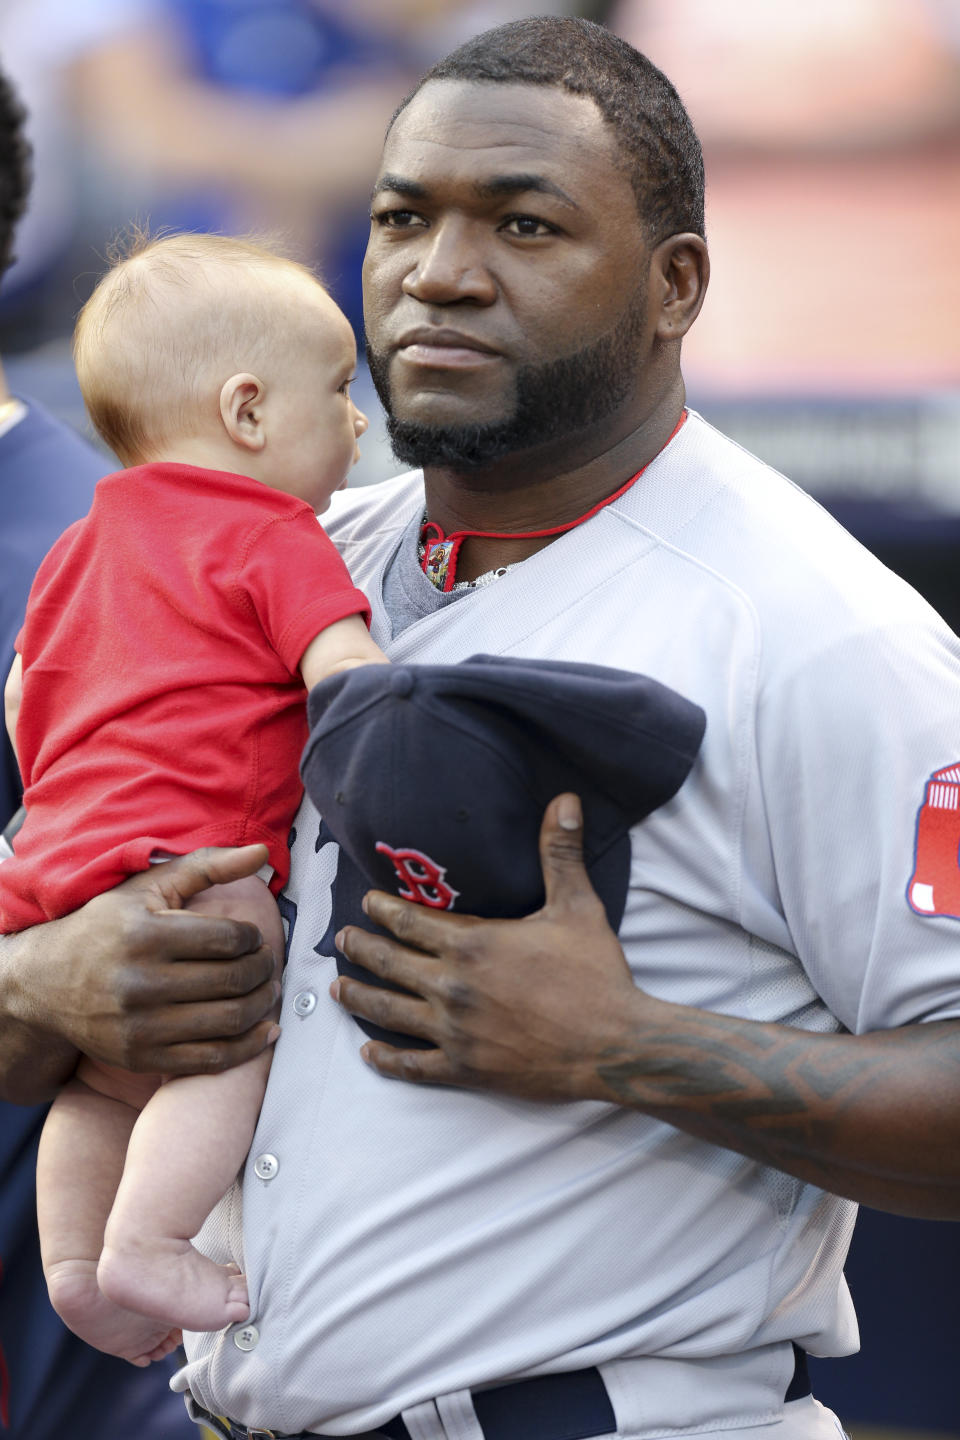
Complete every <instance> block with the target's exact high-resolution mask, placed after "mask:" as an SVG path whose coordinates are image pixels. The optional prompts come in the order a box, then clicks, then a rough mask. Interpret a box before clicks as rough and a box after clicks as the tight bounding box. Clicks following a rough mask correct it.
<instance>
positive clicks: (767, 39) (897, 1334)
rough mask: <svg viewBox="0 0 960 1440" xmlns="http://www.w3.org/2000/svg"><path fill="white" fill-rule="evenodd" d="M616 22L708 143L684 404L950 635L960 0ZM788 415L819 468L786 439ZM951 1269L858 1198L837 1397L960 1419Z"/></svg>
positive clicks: (781, 5)
mask: <svg viewBox="0 0 960 1440" xmlns="http://www.w3.org/2000/svg"><path fill="white" fill-rule="evenodd" d="M604 18H605V19H606V21H607V23H608V24H609V25H610V28H611V29H613V30H615V31H616V33H618V34H620V35H622V36H623V37H624V38H625V39H627V40H629V41H630V42H631V43H632V44H634V45H636V46H638V47H639V48H640V49H641V50H643V51H645V53H646V54H648V55H649V56H650V58H651V59H652V60H653V61H654V63H655V64H657V65H659V66H661V67H662V68H663V69H665V70H666V72H667V73H668V74H669V75H670V76H671V78H672V79H673V80H674V81H675V83H676V85H677V88H678V89H679V91H680V93H681V95H682V96H683V98H684V99H685V101H686V102H687V103H688V105H689V109H690V113H691V116H692V119H693V122H694V124H695V126H696V127H697V130H698V132H699V134H700V136H701V139H702V141H703V148H704V155H705V159H706V165H707V173H708V176H709V183H708V186H707V210H706V218H707V235H708V238H709V241H710V249H711V254H712V257H713V276H712V280H711V285H710V294H709V298H708V300H707V303H706V305H705V307H704V310H703V313H702V315H701V317H700V319H699V321H698V323H697V325H696V327H695V328H694V330H693V331H692V332H691V335H690V337H689V339H688V340H687V342H686V343H685V347H684V356H685V361H686V374H687V379H688V384H689V388H690V392H691V399H692V401H693V403H694V404H695V405H697V407H698V408H700V409H702V410H703V411H704V413H706V414H707V416H708V418H711V419H713V418H716V419H717V421H718V423H720V424H721V426H722V428H724V429H726V430H728V431H730V432H731V433H734V434H735V435H736V436H737V438H740V439H742V441H743V443H744V444H746V445H747V446H748V448H751V449H753V450H755V451H758V452H759V453H761V454H763V455H764V457H765V458H766V459H768V460H770V461H772V462H773V463H774V464H778V465H779V466H780V467H781V468H783V469H785V470H786V472H787V473H788V474H790V475H792V476H793V477H794V478H798V479H801V480H803V481H804V482H805V483H807V485H808V488H811V489H815V490H816V492H817V493H818V494H819V495H820V496H821V498H822V499H823V500H824V502H825V503H826V504H827V505H828V506H829V508H830V509H831V510H832V512H833V513H834V514H835V515H836V516H837V517H838V518H839V519H840V520H841V521H842V523H843V524H844V525H845V526H846V527H847V528H848V529H850V530H852V531H853V532H854V534H856V535H857V536H858V538H860V539H861V540H863V541H864V543H866V544H867V545H868V546H869V548H870V549H872V550H873V551H874V552H875V553H876V554H877V555H879V557H880V558H881V559H882V560H884V561H885V563H887V564H888V565H890V566H891V567H892V568H894V569H896V570H897V571H898V572H899V573H901V574H902V575H904V577H905V578H906V579H908V580H909V581H910V582H911V583H912V584H913V585H915V586H916V588H917V589H919V590H920V591H921V592H922V593H924V594H925V595H926V597H927V598H928V599H929V600H930V601H931V602H932V603H933V604H934V605H935V607H936V608H937V609H938V610H940V611H941V612H942V613H943V615H944V616H945V618H946V619H947V620H948V621H949V623H950V624H951V625H952V626H953V628H954V629H956V628H958V625H960V584H958V581H957V575H958V563H960V473H958V469H957V455H958V454H960V418H957V419H955V420H954V422H953V429H952V434H953V439H952V442H951V440H950V438H949V435H948V434H947V429H946V427H947V426H948V425H949V421H950V416H951V415H953V416H955V417H960V327H958V324H957V319H958V316H960V268H958V266H957V263H956V257H957V255H958V254H960V4H958V3H957V0H778V3H777V4H770V3H767V0H740V3H739V4H737V5H732V4H726V5H723V4H721V5H718V4H716V0H617V3H614V4H612V5H609V6H608V7H607V9H606V13H605V16H604ZM783 275H788V276H789V277H790V283H789V284H783V283H780V280H779V279H778V277H782V276H783ZM750 295H753V296H754V297H756V298H755V303H754V304H753V306H752V308H751V307H749V306H747V305H745V304H744V297H745V296H750ZM731 402H732V403H731ZM794 410H795V413H796V417H797V418H796V424H797V426H798V428H800V429H802V430H805V431H806V435H805V441H806V445H807V446H808V447H809V448H808V449H807V451H806V455H807V456H808V457H809V465H810V468H809V469H808V471H807V473H806V474H803V473H802V472H803V467H802V466H801V465H800V464H798V463H797V457H796V456H795V455H793V454H791V453H789V452H788V451H787V450H785V449H781V450H780V452H779V453H777V449H776V447H777V446H781V447H783V446H784V445H785V444H788V443H789V439H788V438H787V439H785V437H784V433H783V432H784V431H786V430H787V427H788V426H792V422H791V412H792V411H794ZM928 411H929V412H933V413H935V415H936V420H937V427H938V428H937V429H936V430H935V429H934V428H933V424H932V422H931V424H930V426H929V427H928V428H927V427H925V426H924V423H923V416H924V415H925V414H926V413H927V412H928ZM854 417H855V423H856V427H857V428H856V431H855V432H853V433H851V430H850V425H851V421H852V420H853V419H854ZM845 421H846V427H847V428H846V430H845V429H844V422H845ZM738 422H739V427H740V428H739V433H738ZM745 423H746V425H748V426H749V427H750V428H743V427H744V424H745ZM754 426H757V427H761V428H760V429H759V430H758V429H756V428H754ZM778 426H779V427H780V428H781V434H780V435H779V436H778V435H777V433H776V432H777V428H778ZM941 427H942V428H941ZM871 431H872V434H871ZM761 433H762V435H763V439H762V440H761V438H760V434H761ZM938 434H944V436H945V438H944V440H943V441H942V442H941V444H942V449H943V451H944V454H943V455H942V457H939V460H938V456H937V451H938V450H939V449H940V448H941V446H940V445H938V443H937V436H938ZM764 442H767V443H764ZM831 442H839V443H831ZM898 452H902V455H903V459H902V461H901V460H900V453H898ZM941 462H942V463H941ZM941 476H942V479H939V478H938V477H941ZM951 490H952V492H953V494H952V496H951V494H950V491H951ZM958 1272H960V1231H958V1230H957V1229H956V1228H955V1227H951V1226H934V1225H931V1224H929V1223H927V1222H923V1221H919V1220H906V1219H902V1218H899V1217H896V1216H892V1215H886V1214H879V1213H878V1212H876V1211H872V1210H869V1209H864V1210H862V1211H861V1215H860V1219H859V1222H858V1227H857V1231H856V1233H855V1235H854V1240H853V1245H852V1247H851V1251H850V1256H849V1259H848V1263H847V1276H848V1280H849V1282H850V1286H851V1290H852V1293H853V1296H854V1300H855V1301H856V1303H857V1310H858V1314H859V1316H860V1322H861V1330H862V1337H863V1349H862V1353H861V1354H860V1355H859V1356H857V1357H854V1358H853V1359H851V1360H849V1361H847V1362H845V1363H844V1364H843V1365H838V1366H832V1365H830V1363H829V1362H819V1363H818V1362H817V1361H813V1362H812V1363H811V1370H812V1373H813V1375H814V1379H815V1387H816V1390H817V1393H818V1394H819V1395H820V1396H821V1398H822V1399H823V1400H824V1402H825V1403H827V1404H829V1405H831V1406H832V1407H833V1408H834V1409H835V1410H838V1411H840V1412H841V1413H844V1414H845V1415H846V1416H847V1417H848V1418H849V1419H850V1420H853V1421H860V1422H873V1423H887V1424H890V1423H899V1424H903V1425H911V1426H915V1425H925V1426H928V1427H935V1428H936V1429H938V1430H939V1431H943V1432H945V1433H949V1434H960V1425H958V1421H957V1401H956V1386H955V1382H954V1379H953V1369H954V1364H953V1336H954V1334H955V1320H954V1308H955V1299H954V1296H955V1289H956V1279H957V1275H958ZM920 1287H922V1294H921V1292H920Z"/></svg>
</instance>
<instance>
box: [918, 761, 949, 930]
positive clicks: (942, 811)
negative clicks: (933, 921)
mask: <svg viewBox="0 0 960 1440" xmlns="http://www.w3.org/2000/svg"><path fill="white" fill-rule="evenodd" d="M907 901H908V903H909V905H910V909H911V910H914V911H916V913H917V914H918V915H948V916H951V917H952V918H953V919H955V920H956V919H960V764H956V765H948V766H946V767H945V768H944V769H943V770H937V771H935V772H934V774H932V775H931V776H930V779H929V780H928V781H927V788H926V792H925V794H924V797H923V804H922V805H921V807H920V810H919V812H918V814H917V846H916V860H915V862H914V867H913V874H912V875H911V877H910V883H909V884H908V886H907Z"/></svg>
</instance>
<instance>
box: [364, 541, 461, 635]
mask: <svg viewBox="0 0 960 1440" xmlns="http://www.w3.org/2000/svg"><path fill="white" fill-rule="evenodd" d="M420 524H421V517H420V516H419V515H417V516H416V517H415V519H413V520H411V522H410V524H409V525H408V526H407V528H406V530H405V531H404V532H403V537H402V539H401V541H400V544H399V546H398V547H397V549H396V551H395V552H394V555H393V559H392V560H391V561H390V563H389V564H388V566H387V568H386V570H385V571H384V574H383V605H384V609H385V610H386V612H387V616H388V618H389V620H390V624H391V626H392V627H393V631H392V638H394V639H395V638H396V637H397V636H398V635H400V634H402V632H403V631H404V630H406V628H407V626H408V625H413V624H414V623H415V622H416V621H417V620H422V619H423V618H424V617H425V616H427V615H432V614H433V613H434V611H435V610H443V609H444V607H445V606H447V605H450V604H452V602H453V601H454V600H458V599H459V598H460V596H461V595H469V594H470V593H471V592H470V591H469V590H450V591H448V592H447V593H446V594H444V592H443V591H442V590H438V589H437V587H436V585H434V583H433V581H432V580H428V579H427V577H426V575H424V573H423V571H422V570H421V568H420V557H419V555H418V554H417V546H418V544H419V540H420Z"/></svg>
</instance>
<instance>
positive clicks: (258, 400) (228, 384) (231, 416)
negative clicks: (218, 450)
mask: <svg viewBox="0 0 960 1440" xmlns="http://www.w3.org/2000/svg"><path fill="white" fill-rule="evenodd" d="M262 403H263V386H262V384H261V383H260V381H259V380H258V379H257V377H256V375H248V374H243V375H231V376H230V379H229V380H227V381H225V382H224V385H223V388H222V389H221V391H220V418H221V420H222V421H223V425H224V429H225V430H226V432H227V434H228V435H229V436H230V439H231V440H232V441H233V442H234V443H235V444H236V445H241V446H242V447H243V449H244V450H262V449H263V447H264V444H265V443H266V438H267V437H266V432H265V430H264V428H263V416H262V413H261V406H262Z"/></svg>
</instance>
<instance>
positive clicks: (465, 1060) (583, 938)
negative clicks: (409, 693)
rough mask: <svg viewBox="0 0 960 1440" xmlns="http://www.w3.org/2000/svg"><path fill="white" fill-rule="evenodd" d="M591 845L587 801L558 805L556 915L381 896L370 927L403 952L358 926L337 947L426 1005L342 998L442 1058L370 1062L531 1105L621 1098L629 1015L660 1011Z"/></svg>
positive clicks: (544, 850)
mask: <svg viewBox="0 0 960 1440" xmlns="http://www.w3.org/2000/svg"><path fill="white" fill-rule="evenodd" d="M582 838H583V836H582V819H581V814H580V804H579V801H578V800H577V798H576V796H574V795H560V796H558V797H557V798H556V799H555V800H553V801H552V802H551V804H550V805H549V806H548V808H547V811H546V814H545V816H544V821H543V826H542V829H541V833H540V857H541V863H542V866H543V877H544V887H545V891H546V901H545V904H544V906H543V909H542V910H539V911H537V913H536V914H534V915H530V916H528V917H527V918H526V919H523V920H478V919H475V918H472V917H470V916H463V915H453V914H450V913H449V912H447V911H438V910H429V909H427V908H426V907H425V906H422V905H415V904H412V903H411V902H410V901H406V900H400V899H398V898H397V897H396V896H390V895H386V894H383V893H382V892H380V891H372V892H371V893H370V894H369V895H368V896H367V898H366V900H365V902H364V910H365V912H366V914H368V915H369V916H370V919H371V920H374V921H376V922H377V924H378V925H382V926H383V927H384V928H385V929H388V930H390V931H392V933H393V934H394V935H396V936H397V940H396V941H392V940H388V939H386V938H384V937H383V936H380V935H373V934H370V933H368V932H366V931H363V930H359V929H357V928H355V927H353V926H351V927H348V928H347V929H345V930H343V931H341V933H340V935H339V936H338V937H337V944H338V946H339V948H340V949H341V950H342V951H343V952H344V954H345V955H347V956H348V958H349V959H350V960H353V961H355V962H356V963H357V964H358V965H363V966H365V967H366V968H367V969H368V970H370V971H372V972H373V973H374V974H376V975H379V976H381V977H382V978H383V979H385V980H390V981H392V982H394V983H396V984H398V985H402V986H403V987H404V988H405V989H406V990H410V991H413V992H414V993H413V994H412V995H402V994H398V993H397V992H395V991H392V990H383V989H380V988H377V987H374V986H371V985H363V984H361V983H360V982H359V981H356V980H349V979H347V978H346V977H340V978H339V979H337V980H335V981H334V983H333V985H332V986H331V994H332V995H333V997H334V999H336V1000H339V1001H340V1003H341V1004H342V1005H344V1006H345V1007H346V1009H348V1010H350V1011H351V1012H352V1013H354V1014H356V1015H361V1016H363V1017H364V1018H365V1019H367V1020H372V1021H374V1022H375V1023H376V1024H378V1025H381V1026H383V1027H384V1028H386V1029H389V1030H400V1031H403V1032H405V1033H406V1034H411V1035H418V1036H421V1037H423V1038H424V1039H426V1040H431V1041H433V1043H434V1044H435V1045H436V1046H438V1047H439V1048H438V1049H436V1050H398V1049H395V1048H394V1047H393V1046H390V1045H385V1044H382V1043H380V1042H377V1041H370V1042H368V1043H367V1044H366V1045H364V1047H363V1049H362V1052H361V1053H362V1054H363V1056H364V1059H365V1060H366V1061H367V1062H368V1063H369V1064H370V1065H372V1066H373V1067H374V1069H376V1070H378V1071H379V1072H380V1073H381V1074H382V1075H392V1076H396V1077H398V1078H400V1079H404V1080H415V1081H423V1082H428V1083H433V1084H444V1085H465V1086H471V1087H477V1088H481V1089H486V1090H499V1091H504V1092H507V1093H509V1094H512V1095H519V1096H524V1097H526V1098H528V1099H538V1100H572V1099H585V1098H591V1097H592V1098H596V1099H601V1098H602V1099H607V1100H609V1099H610V1098H611V1096H610V1092H609V1090H608V1089H607V1087H606V1086H605V1084H604V1083H603V1081H602V1080H601V1079H600V1078H599V1074H598V1071H599V1069H600V1067H601V1066H603V1065H604V1064H605V1063H616V1061H617V1059H618V1058H619V1057H620V1054H621V1044H623V1043H626V1042H628V1041H629V1038H630V1037H629V1032H628V1029H627V1023H628V1014H629V1012H630V1010H631V1008H632V1007H635V1006H636V1005H637V1003H638V1002H640V1003H642V1002H643V1001H644V1000H646V999H647V997H645V996H642V994H641V992H640V991H638V990H637V989H636V987H635V986H634V984H633V981H632V979H631V976H630V972H629V970H628V968H627V964H626V961H625V960H624V958H623V951H622V950H621V949H620V946H619V944H618V942H617V938H616V936H615V935H614V933H613V931H612V930H611V929H610V927H609V925H608V924H607V919H606V914H605V912H604V909H603V906H602V904H601V903H600V901H599V899H598V898H597V896H596V894H595V892H594V890H593V888H592V886H591V884H590V881H589V879H588V877H587V872H586V870H585V868H584V865H583V857H582ZM649 1003H655V1002H649Z"/></svg>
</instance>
